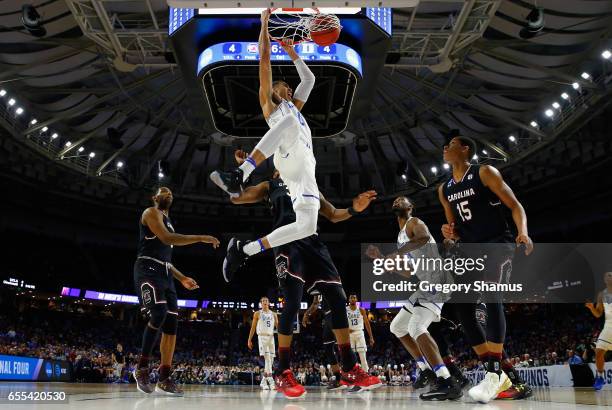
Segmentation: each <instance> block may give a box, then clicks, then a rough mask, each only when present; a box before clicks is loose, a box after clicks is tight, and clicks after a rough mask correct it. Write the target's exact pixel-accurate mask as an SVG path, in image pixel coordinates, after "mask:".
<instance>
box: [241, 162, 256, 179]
mask: <svg viewBox="0 0 612 410" xmlns="http://www.w3.org/2000/svg"><path fill="white" fill-rule="evenodd" d="M238 168H240V169H241V170H242V182H245V181H246V180H247V178H248V177H250V176H251V173H252V172H253V171H255V168H257V164H256V163H255V160H254V159H253V158H251V157H250V156H249V157H248V158H247V159H246V161H244V162H243V163H242V165H240V166H239V167H238Z"/></svg>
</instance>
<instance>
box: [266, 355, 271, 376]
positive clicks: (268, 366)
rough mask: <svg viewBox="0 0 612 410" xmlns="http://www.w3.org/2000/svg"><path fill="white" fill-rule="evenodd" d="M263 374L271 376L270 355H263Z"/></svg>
mask: <svg viewBox="0 0 612 410" xmlns="http://www.w3.org/2000/svg"><path fill="white" fill-rule="evenodd" d="M264 363H265V367H264V369H265V372H266V374H272V355H271V354H270V353H265V354H264Z"/></svg>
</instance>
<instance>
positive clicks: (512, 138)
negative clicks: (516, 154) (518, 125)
mask: <svg viewBox="0 0 612 410" xmlns="http://www.w3.org/2000/svg"><path fill="white" fill-rule="evenodd" d="M508 140H510V142H516V137H515V136H514V135H510V136H509V137H508Z"/></svg>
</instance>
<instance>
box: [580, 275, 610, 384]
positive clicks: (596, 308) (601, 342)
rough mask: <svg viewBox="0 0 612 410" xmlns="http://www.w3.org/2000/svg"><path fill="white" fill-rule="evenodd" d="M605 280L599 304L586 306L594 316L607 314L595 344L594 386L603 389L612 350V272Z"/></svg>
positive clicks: (598, 298) (598, 296) (599, 295)
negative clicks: (605, 366) (606, 357)
mask: <svg viewBox="0 0 612 410" xmlns="http://www.w3.org/2000/svg"><path fill="white" fill-rule="evenodd" d="M604 282H605V284H606V288H605V289H604V290H602V291H601V292H599V294H598V295H597V304H596V305H593V304H592V303H587V304H586V307H587V308H588V309H589V310H590V311H591V313H592V314H593V316H595V317H601V315H603V314H605V317H606V322H605V324H604V328H603V329H602V331H601V332H600V333H599V336H598V337H597V343H596V344H595V366H596V368H597V376H596V377H595V383H594V384H593V388H595V390H601V389H602V388H603V386H604V384H606V382H605V379H604V370H605V369H604V364H605V361H604V358H605V355H606V352H607V351H608V350H612V272H606V273H605V274H604Z"/></svg>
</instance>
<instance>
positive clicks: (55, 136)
mask: <svg viewBox="0 0 612 410" xmlns="http://www.w3.org/2000/svg"><path fill="white" fill-rule="evenodd" d="M45 128H46V127H45ZM43 130H44V128H43ZM57 137H59V135H57V132H54V133H53V135H51V139H52V140H54V139H56V138H57ZM68 142H70V141H68Z"/></svg>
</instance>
